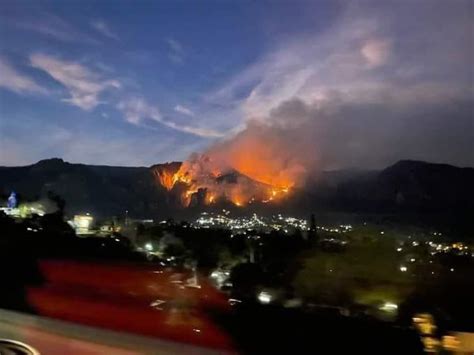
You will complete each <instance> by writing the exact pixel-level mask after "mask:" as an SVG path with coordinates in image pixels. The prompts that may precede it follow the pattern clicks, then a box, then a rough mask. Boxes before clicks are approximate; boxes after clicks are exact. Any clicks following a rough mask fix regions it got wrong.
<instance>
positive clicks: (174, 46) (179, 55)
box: [166, 38, 184, 64]
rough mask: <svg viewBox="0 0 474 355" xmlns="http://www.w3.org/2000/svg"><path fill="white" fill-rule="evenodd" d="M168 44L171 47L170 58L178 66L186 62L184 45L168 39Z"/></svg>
mask: <svg viewBox="0 0 474 355" xmlns="http://www.w3.org/2000/svg"><path fill="white" fill-rule="evenodd" d="M166 43H167V44H168V47H169V53H168V58H169V59H170V60H171V61H172V62H173V63H176V64H182V63H183V62H184V48H183V45H182V44H181V43H180V42H178V41H177V40H175V39H173V38H167V39H166Z"/></svg>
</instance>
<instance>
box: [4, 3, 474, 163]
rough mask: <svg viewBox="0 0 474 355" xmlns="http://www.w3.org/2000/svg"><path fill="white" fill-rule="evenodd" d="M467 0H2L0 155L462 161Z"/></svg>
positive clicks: (471, 129)
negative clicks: (231, 153)
mask: <svg viewBox="0 0 474 355" xmlns="http://www.w3.org/2000/svg"><path fill="white" fill-rule="evenodd" d="M473 4H474V3H473V2H472V1H470V0H451V1H435V0H412V1H408V0H406V1H405V0H401V1H383V2H381V1H304V2H298V1H239V2H230V1H160V2H152V1H66V2H64V1H17V2H14V1H3V2H2V12H1V13H0V164H2V165H21V164H29V163H32V162H35V161H37V160H39V159H43V158H48V157H53V156H57V157H62V158H64V159H65V160H68V161H72V162H84V163H95V164H114V165H151V164H154V163H157V162H164V161H169V160H181V159H185V158H186V157H187V156H188V155H189V154H190V153H192V152H195V151H206V150H207V149H208V147H212V148H211V151H212V150H214V151H215V150H216V149H220V150H222V151H225V150H226V149H227V150H236V149H237V150H240V149H248V150H249V151H248V154H252V149H253V148H250V147H254V144H252V143H254V142H255V140H258V141H259V142H261V141H268V142H270V145H269V147H271V149H270V148H268V149H266V150H265V153H264V154H263V155H262V158H269V156H271V155H278V156H287V157H292V156H299V157H301V159H300V161H299V162H300V163H301V164H303V165H308V166H309V165H313V164H315V165H317V166H319V167H323V168H339V167H347V166H359V167H360V166H362V167H383V166H385V165H388V164H390V163H393V162H394V161H396V160H398V159H402V158H410V159H423V160H429V161H433V162H446V163H453V164H457V165H462V166H473V165H474V153H473V149H472V142H473V141H474V104H473V81H474V77H473V75H474V74H473V64H472V63H473V62H474V57H473V56H474V54H473V53H474V38H473V33H474V32H473V30H474V29H473V23H474V12H473V11H474V9H473V7H474V5H473ZM216 143H217V145H216ZM242 144H244V146H242ZM254 151H255V150H254Z"/></svg>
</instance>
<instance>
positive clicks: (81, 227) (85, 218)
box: [73, 214, 94, 235]
mask: <svg viewBox="0 0 474 355" xmlns="http://www.w3.org/2000/svg"><path fill="white" fill-rule="evenodd" d="M93 221H94V218H93V217H92V216H91V215H89V214H86V215H75V216H74V219H73V227H74V229H75V231H76V234H78V235H80V234H91V233H92V230H91V227H92V223H93Z"/></svg>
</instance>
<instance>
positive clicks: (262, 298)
mask: <svg viewBox="0 0 474 355" xmlns="http://www.w3.org/2000/svg"><path fill="white" fill-rule="evenodd" d="M257 299H258V301H259V302H260V303H262V304H269V303H270V302H271V301H272V295H271V294H270V293H268V292H266V291H261V292H260V293H259V294H258V295H257Z"/></svg>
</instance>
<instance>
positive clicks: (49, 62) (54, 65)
mask: <svg viewBox="0 0 474 355" xmlns="http://www.w3.org/2000/svg"><path fill="white" fill-rule="evenodd" d="M30 62H31V65H32V66H33V67H35V68H37V69H40V70H43V71H45V72H46V73H48V74H49V75H50V76H51V77H52V78H53V79H55V80H56V81H58V82H59V83H61V84H62V85H63V86H64V87H66V89H67V90H68V91H69V94H70V95H71V97H70V98H67V99H63V101H65V102H68V103H70V104H71V105H74V106H77V107H80V108H81V109H83V110H86V111H87V110H91V109H93V108H94V107H96V106H97V105H98V104H99V103H101V102H100V100H99V97H100V95H101V93H102V92H104V91H105V90H107V89H110V88H120V87H121V84H120V82H119V81H118V80H114V79H105V78H103V77H102V76H101V75H99V74H97V73H95V72H93V71H91V70H90V69H88V68H86V67H85V66H83V65H81V64H78V63H75V62H71V61H65V60H62V59H58V58H55V57H53V56H49V55H45V54H33V55H31V56H30Z"/></svg>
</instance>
